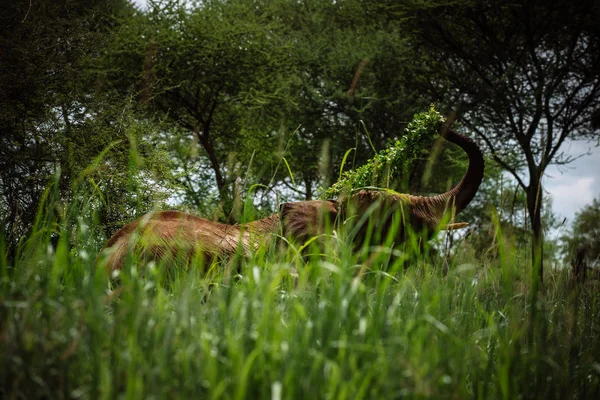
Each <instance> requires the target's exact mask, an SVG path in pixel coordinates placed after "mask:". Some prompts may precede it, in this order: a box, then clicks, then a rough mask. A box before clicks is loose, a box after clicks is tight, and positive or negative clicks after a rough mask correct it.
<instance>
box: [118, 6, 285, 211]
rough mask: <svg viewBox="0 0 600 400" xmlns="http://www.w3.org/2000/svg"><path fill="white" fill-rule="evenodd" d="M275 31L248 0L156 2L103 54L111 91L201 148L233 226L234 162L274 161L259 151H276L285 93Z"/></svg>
mask: <svg viewBox="0 0 600 400" xmlns="http://www.w3.org/2000/svg"><path fill="white" fill-rule="evenodd" d="M278 30H279V23H278V22H277V21H275V20H274V19H272V18H269V16H268V15H266V14H265V12H264V10H263V9H262V8H261V7H259V6H258V5H256V4H254V2H252V1H232V2H221V1H208V2H202V3H196V4H194V5H193V6H190V5H189V4H187V3H186V2H181V1H157V2H152V3H151V8H150V9H149V10H148V11H147V12H145V13H139V14H138V15H137V17H136V18H135V19H132V20H130V21H129V22H128V23H127V24H124V26H123V28H122V29H121V32H120V33H119V34H118V35H117V40H116V42H115V43H114V45H113V51H112V52H111V53H110V54H108V55H107V61H108V63H107V66H108V76H109V80H110V82H111V83H112V84H113V85H114V86H115V87H119V88H121V89H125V90H131V88H133V89H134V90H135V91H136V93H137V96H138V99H139V100H140V102H141V104H142V106H143V107H144V108H145V109H146V110H147V111H149V113H150V114H151V115H153V116H158V117H159V118H161V119H164V120H166V121H169V122H170V123H171V125H172V127H173V129H170V132H171V133H172V134H173V135H181V132H183V134H184V135H186V136H191V137H192V138H193V139H194V140H195V143H197V144H198V145H199V148H200V149H201V154H200V155H201V156H203V158H204V159H205V160H207V162H208V166H209V167H210V169H211V170H212V173H213V177H214V181H215V183H216V186H217V190H218V194H219V197H220V201H221V206H222V211H223V214H224V217H225V218H233V219H235V217H232V215H231V213H230V211H231V210H232V204H233V198H234V197H235V196H234V188H235V181H236V179H237V177H238V175H237V174H236V166H235V165H236V164H239V165H246V166H247V165H249V163H250V160H251V159H252V158H253V157H252V155H253V154H254V155H255V156H257V154H258V155H260V157H258V156H257V158H259V162H257V161H256V160H254V161H255V163H254V166H256V165H260V167H264V168H265V169H268V167H269V166H270V165H272V164H273V163H271V162H270V161H272V159H273V156H274V155H276V152H269V153H267V152H266V151H265V149H269V148H276V140H277V137H276V133H274V132H276V127H277V124H278V122H279V120H280V118H281V111H279V110H280V109H281V107H278V106H277V105H278V104H280V103H281V102H284V101H285V96H286V95H285V86H284V85H281V84H280V80H279V77H280V74H281V70H282V69H283V68H285V66H286V63H287V60H286V59H287V58H288V55H287V54H288V53H287V52H286V46H287V45H286V44H282V43H280V42H279V38H280V36H279V35H278ZM274 142H275V144H273V143H274ZM274 153H275V154H274ZM234 155H235V157H236V160H232V158H233V157H234ZM264 175H268V172H267V173H265V174H264ZM182 184H184V185H188V184H189V182H186V181H182Z"/></svg>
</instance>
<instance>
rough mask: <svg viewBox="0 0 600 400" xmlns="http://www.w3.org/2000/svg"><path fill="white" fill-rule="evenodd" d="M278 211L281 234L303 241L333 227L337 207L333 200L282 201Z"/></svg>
mask: <svg viewBox="0 0 600 400" xmlns="http://www.w3.org/2000/svg"><path fill="white" fill-rule="evenodd" d="M279 213H280V220H281V224H282V231H283V232H282V233H283V236H284V237H285V238H287V239H289V240H292V241H296V242H300V243H304V242H306V241H307V240H308V239H310V238H311V237H313V236H318V235H321V234H323V233H326V232H330V231H331V230H332V229H333V224H334V223H335V219H336V217H337V215H338V207H337V203H335V202H334V201H321V200H312V201H299V202H295V203H283V204H282V205H281V206H280V208H279Z"/></svg>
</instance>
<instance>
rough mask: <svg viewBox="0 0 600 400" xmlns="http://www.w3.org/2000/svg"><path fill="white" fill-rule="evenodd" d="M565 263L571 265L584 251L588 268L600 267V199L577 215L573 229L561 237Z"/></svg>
mask: <svg viewBox="0 0 600 400" xmlns="http://www.w3.org/2000/svg"><path fill="white" fill-rule="evenodd" d="M561 241H562V242H563V251H564V254H565V261H566V262H568V263H570V262H571V261H572V260H573V259H574V257H575V255H576V254H577V251H578V250H583V251H584V254H585V259H586V262H587V264H588V266H590V267H591V266H594V265H600V199H599V198H596V199H594V200H593V201H592V203H591V204H588V205H586V206H584V207H583V208H582V209H581V210H579V211H578V212H577V213H576V214H575V219H574V220H573V224H572V226H571V229H570V230H569V231H568V232H567V233H566V234H565V235H563V236H562V237H561Z"/></svg>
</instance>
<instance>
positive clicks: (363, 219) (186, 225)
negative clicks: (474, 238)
mask: <svg viewBox="0 0 600 400" xmlns="http://www.w3.org/2000/svg"><path fill="white" fill-rule="evenodd" d="M440 135H441V136H442V137H444V138H445V139H446V140H448V141H450V142H452V143H455V144H457V145H458V146H460V147H461V148H462V149H463V150H464V151H465V152H466V153H467V155H468V157H469V167H468V169H467V171H466V173H465V175H464V176H463V178H462V179H461V181H460V182H459V183H458V185H456V186H455V187H454V188H453V189H451V190H449V191H448V192H446V193H442V194H439V195H437V196H431V197H423V196H413V195H410V194H399V193H391V192H388V191H380V190H360V191H358V192H357V193H355V194H353V195H350V196H349V197H347V198H342V199H337V200H330V201H321V200H314V201H302V202H293V203H284V204H282V205H281V206H280V211H279V213H276V214H273V215H271V216H269V217H266V218H263V219H260V220H257V221H253V222H249V223H246V224H242V225H227V224H220V223H217V222H213V221H209V220H206V219H203V218H198V217H195V216H192V215H190V214H186V213H183V212H179V211H163V212H157V213H150V214H147V215H145V216H142V217H141V218H139V219H137V220H136V221H134V222H131V223H130V224H128V225H126V226H124V227H123V228H121V229H120V230H119V231H117V232H116V233H115V234H114V235H113V236H112V237H111V239H110V240H109V241H108V242H107V244H106V246H105V249H104V250H103V252H102V253H101V256H100V258H101V259H104V260H105V261H104V265H105V266H106V268H107V269H108V270H109V271H112V270H115V269H120V268H121V267H122V266H123V262H124V259H125V257H126V255H127V254H128V253H129V252H131V251H132V250H134V249H137V251H138V252H139V253H140V254H141V255H142V256H143V257H144V258H145V259H155V260H156V259H160V260H162V259H165V258H168V257H171V258H173V257H180V256H183V258H184V259H189V258H190V257H192V256H194V255H197V254H198V253H202V254H203V256H204V259H205V264H207V262H206V260H207V259H212V258H215V257H221V256H231V255H233V254H235V253H236V252H242V253H246V252H248V251H252V250H255V249H257V248H258V247H259V246H260V245H261V244H263V243H264V242H275V241H277V237H284V238H286V240H289V241H297V242H301V243H303V242H306V241H307V240H308V239H309V238H311V237H312V236H316V235H320V234H323V233H327V232H331V231H332V230H333V229H334V228H335V227H336V226H337V227H340V226H341V224H344V225H345V226H350V227H351V228H352V227H354V238H353V240H354V242H355V244H363V243H365V241H369V242H370V243H373V241H375V242H379V243H380V244H381V243H383V241H384V240H388V239H390V240H391V242H392V243H394V244H399V243H401V242H403V241H404V240H405V239H406V237H407V232H408V231H409V230H410V231H412V232H415V233H417V234H418V235H420V236H421V237H423V238H424V239H429V238H430V237H431V235H433V234H434V233H435V232H436V230H438V229H454V228H459V227H462V226H464V225H466V224H464V223H458V224H457V223H453V224H446V225H440V224H441V223H443V222H444V221H445V220H452V219H453V217H454V216H455V215H456V214H458V213H459V212H460V211H461V210H462V209H464V208H465V207H466V206H467V205H468V204H469V202H470V201H471V200H472V199H473V197H474V196H475V194H476V193H477V190H478V188H479V185H480V184H481V180H482V179H483V169H484V160H483V156H482V154H481V151H480V150H479V147H478V146H477V145H476V144H475V142H474V141H472V140H471V139H469V138H467V137H465V136H463V135H460V134H458V133H456V132H454V131H452V130H450V129H447V128H445V127H444V128H442V130H441V131H440ZM372 232H377V235H372ZM390 234H392V235H393V237H391V238H389V236H390Z"/></svg>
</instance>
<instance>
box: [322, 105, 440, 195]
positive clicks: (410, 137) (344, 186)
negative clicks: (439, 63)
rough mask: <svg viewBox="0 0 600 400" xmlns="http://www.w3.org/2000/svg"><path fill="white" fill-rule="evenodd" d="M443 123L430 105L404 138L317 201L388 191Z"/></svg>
mask: <svg viewBox="0 0 600 400" xmlns="http://www.w3.org/2000/svg"><path fill="white" fill-rule="evenodd" d="M444 122H445V118H444V117H443V116H442V115H441V114H440V113H439V112H437V111H436V110H435V108H434V106H433V104H432V105H431V107H430V109H429V111H427V112H422V113H418V114H415V116H414V118H413V120H412V122H411V123H409V124H408V126H407V127H406V130H405V133H404V135H403V136H402V137H401V138H400V139H398V140H396V142H395V143H394V145H393V146H391V147H389V148H387V149H384V150H382V151H380V152H379V153H378V154H376V155H375V157H373V158H372V159H370V160H369V161H367V163H366V164H364V165H362V166H360V167H359V168H357V169H355V170H352V171H347V172H344V173H343V174H342V178H341V179H339V180H338V181H337V182H336V183H334V184H333V185H332V186H331V187H329V188H328V189H326V190H325V191H324V192H323V193H322V194H321V196H320V197H321V198H322V199H331V198H334V197H341V196H344V195H348V194H350V193H351V192H352V191H353V190H356V189H361V188H367V187H383V188H389V184H390V182H392V181H393V180H394V179H395V178H397V177H399V176H402V175H403V174H405V173H406V172H407V171H408V170H409V168H410V167H411V165H412V164H413V163H414V161H415V160H416V159H417V158H418V156H419V154H421V152H422V151H423V149H424V148H426V145H428V144H430V143H431V141H432V140H433V138H434V137H435V135H436V133H437V132H438V130H439V129H440V127H441V125H442V124H443V123H444Z"/></svg>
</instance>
